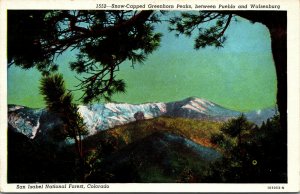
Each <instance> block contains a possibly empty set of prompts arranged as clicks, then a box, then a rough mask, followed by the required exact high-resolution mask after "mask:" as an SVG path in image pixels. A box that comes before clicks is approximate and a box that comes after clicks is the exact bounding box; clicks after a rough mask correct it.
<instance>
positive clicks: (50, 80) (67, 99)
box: [40, 74, 87, 181]
mask: <svg viewBox="0 0 300 194" xmlns="http://www.w3.org/2000/svg"><path fill="white" fill-rule="evenodd" d="M40 92H41V94H42V95H43V96H44V100H45V102H46V105H47V109H48V110H49V111H50V112H53V113H55V114H57V115H58V116H59V117H60V118H61V119H62V121H63V123H64V127H63V129H62V130H61V129H57V130H59V131H57V133H56V134H58V135H61V136H62V137H59V138H60V139H61V138H67V137H70V138H72V139H73V140H74V141H75V146H76V151H77V153H78V157H79V163H80V171H81V172H80V174H81V180H82V181H84V173H85V172H84V171H85V170H84V166H85V162H84V155H83V147H82V136H83V135H86V134H87V129H86V126H85V124H84V122H83V118H82V117H81V115H80V114H79V112H78V108H77V105H76V104H74V103H72V100H73V97H72V94H71V93H70V92H67V91H66V88H65V84H64V80H63V77H62V75H59V74H54V75H49V76H45V77H43V78H42V79H41V87H40Z"/></svg>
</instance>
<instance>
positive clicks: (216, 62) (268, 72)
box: [8, 17, 276, 111]
mask: <svg viewBox="0 0 300 194" xmlns="http://www.w3.org/2000/svg"><path fill="white" fill-rule="evenodd" d="M156 30H157V31H158V32H161V33H162V34H163V37H162V41H161V46H160V47H159V49H157V50H156V51H154V52H153V53H152V54H150V55H149V56H148V59H147V60H146V61H145V62H144V64H136V65H135V66H134V69H133V68H132V67H131V62H128V61H126V62H124V63H122V64H121V65H120V71H119V72H118V74H117V77H118V78H121V79H124V80H125V82H126V85H127V87H126V93H125V94H115V95H114V96H113V98H112V99H113V101H116V102H127V103H134V104H138V103H145V102H171V101H177V100H182V99H184V98H187V97H190V96H194V97H199V98H204V99H206V100H210V101H212V102H214V103H217V104H219V105H221V106H223V107H226V108H229V109H232V110H238V111H250V110H258V109H263V108H269V107H274V105H275V102H276V75H275V67H274V62H273V59H272V53H271V42H270V41H271V40H270V35H269V32H268V29H267V28H266V27H265V26H263V25H261V24H259V23H255V24H253V23H250V22H249V21H247V20H245V19H242V18H239V17H237V21H236V22H235V21H232V22H231V23H230V26H229V27H228V29H227V31H226V33H225V35H227V38H228V39H227V41H226V42H225V44H224V47H223V48H214V47H207V48H204V49H199V50H195V49H194V46H193V45H194V41H193V38H192V37H191V38H188V37H185V36H180V37H176V36H175V33H170V32H169V31H168V25H167V24H166V23H161V24H158V25H157V26H156ZM74 60H75V54H74V52H67V53H65V54H64V55H61V56H60V57H59V58H58V59H57V64H59V66H60V67H59V72H61V73H63V75H64V79H65V80H66V85H67V88H68V89H74V86H75V85H76V83H78V82H77V80H76V79H75V77H74V75H75V74H74V73H72V72H71V71H70V69H69V65H68V63H69V62H70V61H74ZM40 78H41V75H40V73H39V72H38V71H37V70H36V69H30V70H23V69H21V68H18V67H14V66H13V67H11V68H9V69H8V103H9V104H18V105H25V106H28V107H34V108H40V107H44V106H45V104H44V102H43V98H42V96H41V95H40V94H39V80H40ZM79 97H80V92H77V93H75V99H78V98H79ZM78 103H80V102H78Z"/></svg>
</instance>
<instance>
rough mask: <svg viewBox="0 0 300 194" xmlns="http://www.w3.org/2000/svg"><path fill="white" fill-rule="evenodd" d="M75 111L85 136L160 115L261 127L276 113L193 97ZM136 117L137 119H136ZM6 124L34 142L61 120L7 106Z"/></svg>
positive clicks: (90, 106) (51, 115) (91, 107)
mask: <svg viewBox="0 0 300 194" xmlns="http://www.w3.org/2000/svg"><path fill="white" fill-rule="evenodd" d="M78 111H79V113H80V114H81V115H82V117H83V119H84V122H85V123H86V126H87V128H88V136H90V135H93V134H96V133H97V132H98V131H103V130H107V129H110V128H113V127H115V126H119V125H124V124H127V123H131V122H134V121H136V120H140V119H151V118H156V117H160V116H168V117H183V118H191V119H200V120H210V121H220V122H221V121H226V120H228V119H231V118H236V117H238V116H239V115H241V114H244V115H245V116H246V117H247V119H248V120H250V121H252V122H254V123H255V124H257V125H261V123H262V122H263V121H266V120H267V119H268V118H270V117H272V116H273V115H274V114H275V112H276V111H275V108H269V109H263V110H255V111H251V112H245V113H242V112H239V111H234V110H229V109H227V108H224V107H222V106H220V105H217V104H215V103H213V102H210V101H208V100H205V99H201V98H196V97H189V98H186V99H184V100H181V101H176V102H168V103H163V102H158V103H144V104H128V103H103V104H92V105H79V106H78ZM138 114H139V115H140V118H138V117H137V116H136V115H138ZM8 124H9V125H10V126H11V127H12V128H13V129H14V130H15V132H19V133H22V134H24V135H26V136H27V137H28V138H31V139H38V138H43V137H47V138H49V137H48V136H47V134H48V133H49V132H50V131H51V129H54V128H57V127H59V126H60V125H61V124H62V121H61V120H60V119H59V118H58V117H56V116H55V115H54V114H51V113H50V112H48V111H47V110H46V109H43V108H42V109H33V108H29V107H25V106H20V105H8Z"/></svg>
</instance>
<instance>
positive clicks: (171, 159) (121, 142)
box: [84, 117, 222, 182]
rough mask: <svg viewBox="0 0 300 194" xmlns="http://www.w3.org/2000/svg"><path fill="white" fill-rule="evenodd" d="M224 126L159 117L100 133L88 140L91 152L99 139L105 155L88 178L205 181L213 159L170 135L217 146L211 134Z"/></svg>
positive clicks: (109, 180) (85, 145)
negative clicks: (175, 140) (203, 177)
mask: <svg viewBox="0 0 300 194" xmlns="http://www.w3.org/2000/svg"><path fill="white" fill-rule="evenodd" d="M221 125H222V123H220V122H211V121H201V120H194V119H185V118H169V117H159V118H155V119H151V120H144V121H138V122H134V123H130V124H127V125H123V126H118V127H115V128H113V129H110V130H106V131H102V132H99V133H98V134H96V135H94V136H91V137H88V138H87V139H86V140H85V142H84V147H85V148H86V149H87V150H89V152H91V151H93V150H95V144H96V143H95V142H98V143H97V144H98V146H99V144H100V145H101V146H102V148H101V150H102V152H103V153H104V155H105V156H103V158H102V160H103V162H102V163H101V164H100V165H98V166H97V165H96V166H95V167H94V168H95V169H93V171H94V172H93V173H92V175H91V176H90V177H89V180H88V181H89V182H105V181H107V182H201V177H202V174H203V173H205V172H204V171H205V168H206V167H207V165H208V164H209V163H210V161H208V160H206V159H205V158H202V157H199V155H197V154H195V153H194V152H193V151H192V150H191V149H190V148H189V147H186V146H185V145H183V144H181V143H180V142H172V141H170V140H169V139H168V138H166V136H167V134H170V133H171V134H174V135H178V136H181V137H184V138H187V139H190V140H192V141H194V142H195V143H197V144H201V145H203V146H206V147H212V148H216V146H214V145H213V144H212V143H211V142H210V137H211V135H212V134H214V133H218V132H219V131H220V130H219V129H220V126H221ZM107 150H108V151H107ZM104 169H105V170H104ZM108 176H111V178H107V177H108Z"/></svg>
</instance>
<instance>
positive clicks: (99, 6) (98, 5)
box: [96, 4, 106, 8]
mask: <svg viewBox="0 0 300 194" xmlns="http://www.w3.org/2000/svg"><path fill="white" fill-rule="evenodd" d="M96 8H106V4H96Z"/></svg>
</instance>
